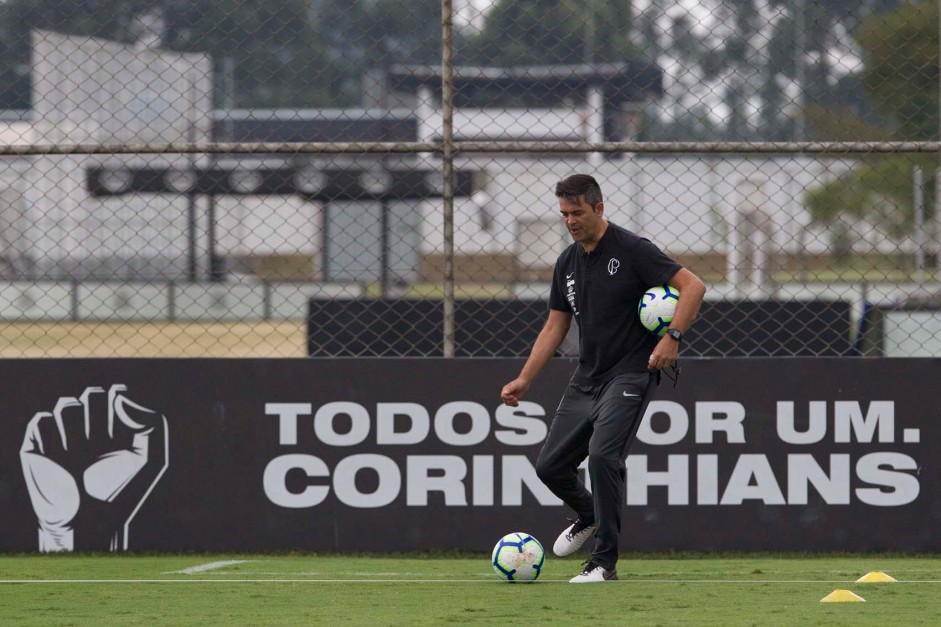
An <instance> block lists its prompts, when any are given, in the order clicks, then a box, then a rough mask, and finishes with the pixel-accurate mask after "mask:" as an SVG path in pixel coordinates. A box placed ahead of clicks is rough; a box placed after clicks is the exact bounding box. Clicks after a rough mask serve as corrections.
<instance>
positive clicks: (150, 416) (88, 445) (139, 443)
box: [20, 385, 169, 552]
mask: <svg viewBox="0 0 941 627" xmlns="http://www.w3.org/2000/svg"><path fill="white" fill-rule="evenodd" d="M126 392H127V387H126V386H124V385H112V386H111V387H110V388H109V389H108V391H107V392H105V390H104V389H103V388H97V387H90V388H86V389H85V391H84V393H82V395H81V396H80V397H78V398H70V397H62V398H60V399H59V400H58V402H57V403H56V406H55V409H53V410H52V413H49V412H40V413H38V414H36V415H35V416H33V418H32V420H30V421H29V425H28V426H27V428H26V436H25V437H24V438H23V446H22V448H21V449H20V460H21V461H22V463H23V475H24V476H25V478H26V487H27V488H28V489H29V497H30V500H31V501H32V504H33V510H34V511H35V512H36V517H37V519H38V521H39V550H40V551H43V552H48V551H73V550H74V551H105V550H110V551H116V550H124V549H127V540H128V527H129V526H130V523H131V520H132V519H133V518H134V515H135V514H137V510H139V509H140V507H141V505H143V503H144V501H145V500H146V499H147V496H148V495H149V494H150V492H151V490H153V488H154V486H155V485H157V482H158V481H159V480H160V477H161V476H163V473H164V472H165V471H166V469H167V462H168V452H169V439H168V433H167V419H166V418H165V417H164V416H162V415H161V414H158V413H156V412H154V411H151V410H149V409H146V408H144V407H141V406H140V405H138V404H137V403H134V402H133V401H131V400H130V399H128V398H127V396H125V393H126Z"/></svg>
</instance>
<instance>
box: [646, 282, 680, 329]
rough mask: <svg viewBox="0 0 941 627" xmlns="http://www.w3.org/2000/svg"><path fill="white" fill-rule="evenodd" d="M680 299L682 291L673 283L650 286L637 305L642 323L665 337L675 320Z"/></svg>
mask: <svg viewBox="0 0 941 627" xmlns="http://www.w3.org/2000/svg"><path fill="white" fill-rule="evenodd" d="M679 299H680V291H679V290H678V289H676V288H675V287H673V286H672V285H656V286H654V287H651V288H649V289H648V290H647V291H646V292H644V295H643V296H642V297H641V298H640V303H638V305H637V315H638V317H639V318H640V323H641V324H642V325H644V328H645V329H647V330H648V331H650V332H651V333H653V334H654V335H656V336H657V337H663V334H664V333H666V332H667V329H668V328H670V323H672V322H673V314H674V313H676V303H677V302H678V301H679Z"/></svg>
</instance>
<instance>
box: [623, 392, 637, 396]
mask: <svg viewBox="0 0 941 627" xmlns="http://www.w3.org/2000/svg"><path fill="white" fill-rule="evenodd" d="M621 394H623V395H624V396H640V394H628V393H627V392H621Z"/></svg>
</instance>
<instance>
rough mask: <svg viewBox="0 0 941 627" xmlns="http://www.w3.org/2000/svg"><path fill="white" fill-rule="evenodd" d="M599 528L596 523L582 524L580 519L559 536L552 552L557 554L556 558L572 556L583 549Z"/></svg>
mask: <svg viewBox="0 0 941 627" xmlns="http://www.w3.org/2000/svg"><path fill="white" fill-rule="evenodd" d="M597 528H598V525H596V524H595V523H591V524H588V523H585V522H582V519H581V518H579V519H578V520H576V521H575V522H574V523H572V524H571V526H569V527H568V529H566V530H565V531H563V532H562V533H561V534H559V537H558V538H557V539H556V541H555V544H554V545H553V546H552V552H553V553H555V555H556V557H565V556H566V555H571V554H572V553H574V552H575V551H577V550H578V549H580V548H582V545H583V544H585V540H587V539H588V538H589V537H591V534H593V533H594V532H595V529H597Z"/></svg>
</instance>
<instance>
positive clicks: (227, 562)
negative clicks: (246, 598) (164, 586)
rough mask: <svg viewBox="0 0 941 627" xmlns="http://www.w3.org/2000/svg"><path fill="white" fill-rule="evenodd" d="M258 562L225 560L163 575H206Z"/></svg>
mask: <svg viewBox="0 0 941 627" xmlns="http://www.w3.org/2000/svg"><path fill="white" fill-rule="evenodd" d="M254 561H256V560H225V561H223V562H209V563H208V564H200V565H199V566H190V567H189V568H184V569H183V570H171V571H170V572H168V573H163V574H164V575H195V574H197V573H204V572H206V571H207V570H216V569H217V568H225V567H226V566H235V565H236V564H247V563H248V562H254Z"/></svg>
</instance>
